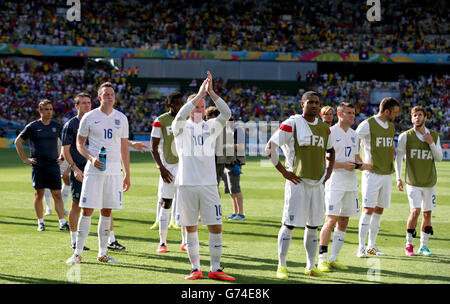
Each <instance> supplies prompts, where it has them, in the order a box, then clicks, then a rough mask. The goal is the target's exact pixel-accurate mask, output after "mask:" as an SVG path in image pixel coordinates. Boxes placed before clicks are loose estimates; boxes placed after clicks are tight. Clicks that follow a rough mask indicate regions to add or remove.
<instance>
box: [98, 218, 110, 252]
mask: <svg viewBox="0 0 450 304" xmlns="http://www.w3.org/2000/svg"><path fill="white" fill-rule="evenodd" d="M110 226H111V216H103V215H100V219H99V221H98V229H97V233H98V256H99V257H100V256H104V255H106V252H107V250H108V237H109V229H110Z"/></svg>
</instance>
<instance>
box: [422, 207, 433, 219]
mask: <svg viewBox="0 0 450 304" xmlns="http://www.w3.org/2000/svg"><path fill="white" fill-rule="evenodd" d="M419 210H420V209H419ZM422 216H423V217H424V218H425V219H431V211H424V212H422Z"/></svg>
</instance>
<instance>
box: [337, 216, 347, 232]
mask: <svg viewBox="0 0 450 304" xmlns="http://www.w3.org/2000/svg"><path fill="white" fill-rule="evenodd" d="M348 221H349V218H348V217H340V218H339V219H338V221H337V226H338V229H339V230H340V231H345V229H347V226H348Z"/></svg>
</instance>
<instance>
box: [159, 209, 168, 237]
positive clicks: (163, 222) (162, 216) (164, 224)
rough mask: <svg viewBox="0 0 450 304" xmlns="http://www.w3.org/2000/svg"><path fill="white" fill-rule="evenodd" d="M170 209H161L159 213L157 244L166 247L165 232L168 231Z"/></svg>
mask: <svg viewBox="0 0 450 304" xmlns="http://www.w3.org/2000/svg"><path fill="white" fill-rule="evenodd" d="M169 216H170V209H165V208H161V210H160V211H159V240H160V241H159V243H160V244H166V245H167V230H169Z"/></svg>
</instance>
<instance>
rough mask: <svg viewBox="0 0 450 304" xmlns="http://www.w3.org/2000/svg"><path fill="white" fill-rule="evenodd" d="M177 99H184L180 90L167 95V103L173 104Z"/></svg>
mask: <svg viewBox="0 0 450 304" xmlns="http://www.w3.org/2000/svg"><path fill="white" fill-rule="evenodd" d="M177 99H181V100H183V94H181V93H180V92H178V91H176V92H172V93H170V94H169V95H168V96H167V99H166V101H167V105H170V104H172V103H173V102H174V101H175V100H177Z"/></svg>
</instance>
